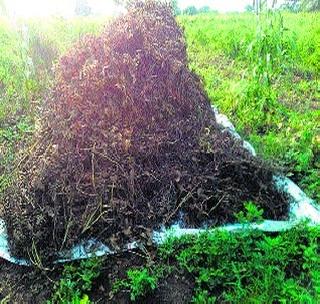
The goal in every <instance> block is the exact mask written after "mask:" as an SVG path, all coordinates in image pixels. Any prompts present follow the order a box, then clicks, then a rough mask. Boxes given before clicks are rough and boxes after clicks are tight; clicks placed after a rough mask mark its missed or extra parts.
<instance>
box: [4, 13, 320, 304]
mask: <svg viewBox="0 0 320 304" xmlns="http://www.w3.org/2000/svg"><path fill="white" fill-rule="evenodd" d="M178 21H179V23H180V24H181V26H182V27H183V29H184V31H185V35H186V41H187V46H188V55H189V59H190V68H191V69H192V70H193V71H194V72H195V73H197V74H198V75H199V76H200V77H201V79H202V80H203V84H204V87H205V90H206V92H207V94H208V96H209V97H210V100H211V101H212V103H213V104H214V105H216V106H218V108H219V110H220V111H221V112H223V113H224V114H226V115H227V116H228V117H229V118H230V119H231V120H232V122H233V123H234V124H235V126H236V128H237V130H238V131H239V132H240V133H241V135H242V136H243V137H244V138H245V139H247V140H248V141H249V142H251V143H252V144H253V146H254V147H255V149H256V150H257V151H258V154H259V156H261V157H262V158H264V159H266V160H268V161H270V162H272V163H273V164H275V165H276V166H279V167H280V168H282V170H283V172H284V173H285V174H286V175H287V176H289V177H290V178H292V179H293V180H294V181H295V182H297V183H298V184H299V186H300V187H301V188H302V189H303V190H304V191H305V192H306V193H308V194H309V195H310V196H311V197H312V198H314V199H315V200H316V201H318V202H320V191H319V190H320V178H319V167H320V160H319V155H320V153H319V144H320V134H319V128H320V125H319V124H320V108H319V97H320V78H319V75H320V14H319V13H299V14H289V13H283V14H282V15H279V14H274V15H272V16H261V20H259V21H258V20H257V19H256V17H255V16H253V15H249V14H230V15H217V14H204V15H197V16H193V17H184V16H182V17H178ZM105 22H106V20H103V19H101V20H97V19H90V18H88V19H76V20H72V21H66V20H63V19H59V18H56V19H52V20H46V22H45V23H44V22H43V20H28V21H19V22H16V23H15V24H12V22H9V21H8V20H6V19H0V191H2V190H3V189H4V188H5V187H6V186H7V184H8V183H9V182H10V180H11V178H12V177H11V172H12V171H13V163H14V159H15V157H17V151H18V150H19V148H21V147H23V146H24V145H26V143H27V142H28V140H29V138H30V136H31V135H32V133H33V131H34V129H35V128H36V125H35V124H36V119H37V116H38V115H39V108H40V106H41V103H42V101H43V99H44V98H45V95H46V93H47V92H48V89H49V88H50V86H51V83H52V79H53V77H52V71H51V68H52V64H53V63H54V62H55V61H56V60H57V58H59V56H60V55H61V54H62V53H63V52H64V51H65V50H66V49H68V48H69V47H70V46H71V45H72V43H73V42H74V41H76V40H78V39H79V37H80V36H81V35H82V34H84V33H97V32H99V31H101V30H102V26H103V24H104V23H105ZM39 24H41V26H39ZM0 213H1V207H0ZM247 213H248V214H247V217H248V218H252V216H251V215H252V214H251V215H250V213H253V215H254V216H257V215H258V214H259V212H257V210H251V209H250V210H247ZM254 216H253V218H254V219H255V217H254ZM319 237H320V233H319V229H318V228H315V229H311V230H309V229H305V228H301V227H300V228H298V229H296V230H293V231H292V232H288V233H282V234H271V235H267V234H259V233H258V234H257V233H254V232H248V233H247V234H244V235H242V234H239V235H238V236H232V235H224V234H218V235H217V234H214V233H208V234H205V235H203V236H202V237H199V238H185V239H183V240H180V241H170V242H168V243H167V244H165V246H164V247H163V248H160V249H159V250H156V249H154V248H142V249H141V250H140V251H137V252H133V253H128V254H126V255H125V256H123V257H114V258H112V259H111V261H97V260H92V261H87V262H81V263H80V265H79V263H74V264H70V265H67V266H65V267H61V268H58V269H55V270H54V271H44V270H39V269H38V270H37V269H34V270H31V269H26V268H21V267H16V266H13V265H10V264H9V263H6V262H4V261H3V260H0V278H1V279H0V303H1V304H2V303H41V302H44V300H45V299H49V298H51V299H52V302H53V303H60V302H63V301H65V303H68V302H72V303H88V302H89V300H88V299H89V298H90V299H91V300H92V301H94V302H97V303H105V301H106V300H105V299H109V298H113V300H112V301H114V303H121V301H122V302H123V303H126V302H128V301H129V298H130V297H131V300H137V301H138V302H139V303H142V302H143V301H144V302H146V303H156V302H157V301H158V299H159V303H173V302H172V298H171V299H170V296H172V297H173V298H174V299H180V300H181V303H185V302H188V301H191V300H193V302H194V303H214V302H215V301H216V302H217V303H319V302H320V298H319V297H320V259H319V256H320V254H319ZM219 261H220V262H219ZM127 270H128V272H127ZM117 279H119V280H118V281H117ZM120 279H121V280H120ZM54 286H55V287H54ZM112 286H113V287H112ZM112 291H113V292H112ZM113 294H114V296H113ZM165 297H167V298H165ZM160 299H161V300H162V302H161V300H160ZM112 301H111V300H110V302H112ZM148 301H149V302H148ZM170 301H171V302H170ZM175 303H178V302H175Z"/></svg>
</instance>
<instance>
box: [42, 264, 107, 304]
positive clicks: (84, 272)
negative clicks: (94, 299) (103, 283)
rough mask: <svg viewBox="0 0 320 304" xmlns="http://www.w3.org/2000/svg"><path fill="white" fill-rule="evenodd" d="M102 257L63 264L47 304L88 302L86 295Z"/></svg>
mask: <svg viewBox="0 0 320 304" xmlns="http://www.w3.org/2000/svg"><path fill="white" fill-rule="evenodd" d="M101 268H102V259H98V258H92V259H88V260H83V261H81V262H80V265H76V264H74V263H71V264H69V265H65V266H64V270H63V273H62V276H61V278H60V280H59V282H58V283H57V284H56V285H55V287H54V293H53V295H52V298H51V300H49V301H48V302H47V303H48V304H53V303H72V304H78V303H79V304H86V303H90V300H89V297H88V295H87V293H88V292H90V290H91V288H92V284H93V282H94V280H95V279H97V278H98V277H99V275H100V272H101Z"/></svg>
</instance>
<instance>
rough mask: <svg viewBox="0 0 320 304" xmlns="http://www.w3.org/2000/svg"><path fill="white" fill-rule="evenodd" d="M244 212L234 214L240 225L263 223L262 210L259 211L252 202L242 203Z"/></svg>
mask: <svg viewBox="0 0 320 304" xmlns="http://www.w3.org/2000/svg"><path fill="white" fill-rule="evenodd" d="M244 208H245V210H244V211H240V212H238V213H237V214H235V217H236V219H237V220H238V221H239V222H240V223H242V224H246V223H251V222H256V223H261V222H262V221H263V217H262V215H263V209H259V208H258V207H257V205H256V204H255V203H253V202H245V203H244Z"/></svg>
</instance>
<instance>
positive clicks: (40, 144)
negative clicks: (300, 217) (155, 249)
mask: <svg viewBox="0 0 320 304" xmlns="http://www.w3.org/2000/svg"><path fill="white" fill-rule="evenodd" d="M55 73H56V85H55V88H54V90H53V92H52V94H51V95H50V97H49V98H48V100H47V102H46V103H45V105H44V108H43V116H42V119H41V121H40V124H39V128H38V131H37V132H36V134H35V136H34V139H33V142H32V144H31V146H30V147H29V148H28V150H27V151H26V152H25V156H24V157H23V159H22V160H20V165H19V166H18V172H17V173H18V174H17V175H18V176H19V178H18V180H16V181H15V182H14V184H12V185H11V186H10V187H9V189H8V190H7V193H6V196H5V209H6V215H5V220H6V222H7V227H8V234H9V237H10V246H11V251H12V253H13V254H15V255H16V256H28V254H29V253H30V252H31V251H32V250H33V252H34V251H37V252H38V254H41V255H42V256H43V257H44V258H50V257H52V256H54V255H55V254H56V253H57V252H58V251H59V250H62V249H65V248H70V247H71V246H72V245H74V244H75V243H77V242H79V241H80V240H84V239H89V238H96V239H99V240H101V241H104V242H105V243H107V244H110V245H112V246H114V247H117V246H121V245H122V244H123V243H124V242H126V241H127V240H129V239H130V240H131V241H132V240H135V239H141V238H146V239H148V236H149V235H150V231H151V230H152V229H153V228H156V227H159V226H160V225H162V224H165V225H168V224H170V223H172V222H174V221H176V220H177V219H180V218H181V217H183V218H184V220H185V222H186V223H188V224H189V225H198V224H200V223H202V222H204V221H210V223H211V224H212V225H217V224H222V223H225V222H232V221H233V220H234V213H235V212H239V211H240V210H241V209H242V207H243V202H244V201H246V200H252V201H254V202H256V203H257V204H258V205H259V206H261V207H263V208H264V210H265V216H266V217H269V218H273V219H276V218H281V217H283V216H284V215H285V214H286V212H287V203H286V201H285V199H284V198H283V196H282V195H281V194H279V193H278V192H277V191H276V189H275V188H274V186H273V183H272V171H271V170H270V169H269V168H267V167H266V166H265V165H264V164H262V163H261V161H259V160H257V159H255V158H253V157H252V156H251V155H250V154H249V153H248V152H247V151H246V150H244V149H243V148H242V142H241V141H239V140H235V139H233V138H232V137H231V136H230V135H229V133H228V132H223V131H222V130H221V129H220V128H219V126H218V125H217V123H216V121H215V116H214V113H213V112H212V110H211V107H210V103H209V100H208V98H207V96H206V94H205V93H204V90H203V88H202V85H201V82H200V80H199V79H198V78H197V77H196V76H195V75H194V74H193V73H192V72H190V71H189V69H188V67H187V56H186V46H185V41H184V38H183V33H182V31H181V29H180V28H179V27H178V25H177V23H176V21H175V19H174V17H173V15H172V13H171V9H170V8H169V7H168V6H166V5H164V4H157V3H155V2H154V1H147V2H146V3H142V2H137V3H136V4H135V6H134V7H132V8H131V9H130V10H129V12H128V13H127V14H126V15H124V16H121V17H119V18H117V19H116V20H115V21H114V22H113V23H112V24H110V25H109V26H108V27H107V28H106V30H105V32H104V33H103V34H102V35H100V36H98V37H93V36H87V37H85V38H83V39H82V40H81V42H79V43H78V44H77V45H76V46H74V48H73V49H71V50H70V51H69V52H68V53H67V54H66V55H65V56H64V57H62V58H61V60H60V62H59V64H58V65H57V66H56V69H55Z"/></svg>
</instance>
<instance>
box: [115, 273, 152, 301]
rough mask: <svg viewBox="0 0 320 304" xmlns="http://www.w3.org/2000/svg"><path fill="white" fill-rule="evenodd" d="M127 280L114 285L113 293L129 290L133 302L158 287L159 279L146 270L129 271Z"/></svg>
mask: <svg viewBox="0 0 320 304" xmlns="http://www.w3.org/2000/svg"><path fill="white" fill-rule="evenodd" d="M127 276H128V278H127V279H126V280H118V281H116V282H115V283H114V284H113V288H112V290H113V292H114V293H117V292H119V291H120V290H123V289H125V290H129V292H130V299H131V301H136V300H137V299H139V298H141V297H143V296H145V295H147V294H148V293H149V292H151V291H153V290H154V289H156V287H157V282H158V277H157V276H156V275H154V274H151V272H150V271H149V270H148V269H146V268H143V269H129V270H128V272H127Z"/></svg>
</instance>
